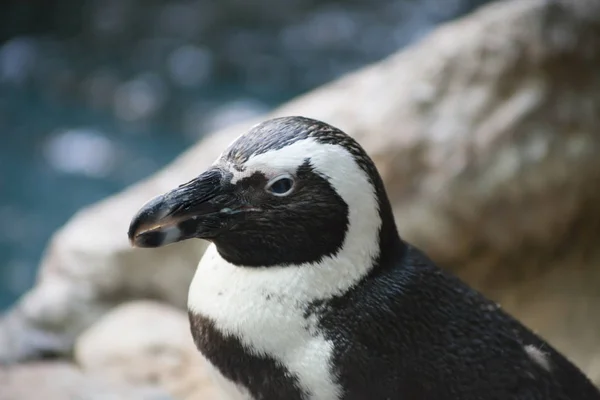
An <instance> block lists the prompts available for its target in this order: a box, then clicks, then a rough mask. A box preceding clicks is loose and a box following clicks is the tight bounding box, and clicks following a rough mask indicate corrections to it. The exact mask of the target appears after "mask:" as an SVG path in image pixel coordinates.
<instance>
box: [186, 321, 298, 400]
mask: <svg viewBox="0 0 600 400" xmlns="http://www.w3.org/2000/svg"><path fill="white" fill-rule="evenodd" d="M189 319H190V326H191V330H192V336H193V338H194V342H195V343H196V347H197V348H198V350H200V352H201V353H202V354H203V355H204V357H206V358H207V359H208V360H209V361H210V362H211V363H212V364H213V365H214V366H215V367H216V368H217V369H218V370H219V371H220V372H221V374H223V376H225V377H226V378H227V379H229V380H231V381H232V382H235V383H236V384H238V385H241V386H243V387H245V388H247V389H248V391H249V392H250V394H252V396H253V397H254V398H255V399H256V400H283V399H285V400H304V399H306V398H308V395H307V393H306V392H304V391H303V390H302V389H301V388H300V385H299V383H298V378H297V377H296V376H295V375H294V374H292V373H290V372H289V371H288V370H287V369H286V368H285V367H284V366H283V365H281V364H280V363H278V362H277V361H276V360H274V359H273V358H271V357H268V356H256V355H253V354H251V353H250V351H249V350H248V349H247V348H246V347H245V346H244V345H243V344H242V343H241V342H240V341H239V339H238V338H236V337H234V336H230V335H223V334H222V333H221V332H220V331H219V330H218V329H217V328H216V327H215V324H214V322H213V321H212V320H211V319H209V318H207V317H204V316H202V315H198V314H196V313H192V312H190V313H189ZM265 334H268V332H265Z"/></svg>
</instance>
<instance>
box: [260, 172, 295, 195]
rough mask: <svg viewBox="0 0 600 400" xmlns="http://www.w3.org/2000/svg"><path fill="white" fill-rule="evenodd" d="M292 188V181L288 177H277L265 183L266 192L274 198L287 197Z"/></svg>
mask: <svg viewBox="0 0 600 400" xmlns="http://www.w3.org/2000/svg"><path fill="white" fill-rule="evenodd" d="M293 188H294V180H293V179H292V177H291V176H289V175H283V176H278V177H277V178H275V179H272V180H271V181H270V182H269V183H267V186H266V188H265V189H266V190H267V191H269V192H270V193H271V194H274V195H275V196H287V195H288V194H290V193H291V192H292V189H293Z"/></svg>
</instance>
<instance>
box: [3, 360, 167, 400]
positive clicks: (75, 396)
mask: <svg viewBox="0 0 600 400" xmlns="http://www.w3.org/2000/svg"><path fill="white" fill-rule="evenodd" d="M42 399H43V400H67V399H68V400H173V398H172V397H171V396H169V395H168V394H167V393H166V392H164V391H162V390H160V389H157V388H153V387H141V386H131V385H126V384H112V383H109V382H107V381H105V380H102V379H98V378H96V377H89V376H87V375H85V374H83V373H82V372H81V371H79V370H78V369H77V368H76V367H75V366H73V365H71V364H68V363H66V362H36V363H33V364H21V365H14V366H10V367H0V400H42Z"/></svg>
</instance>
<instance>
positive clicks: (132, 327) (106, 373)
mask: <svg viewBox="0 0 600 400" xmlns="http://www.w3.org/2000/svg"><path fill="white" fill-rule="evenodd" d="M75 360H76V362H77V364H78V365H80V366H81V367H82V368H83V370H84V371H86V373H88V374H90V375H92V376H99V377H102V378H104V379H107V380H110V381H111V382H120V383H127V384H131V385H157V386H159V387H161V388H163V389H164V390H166V391H167V392H169V393H170V394H171V395H172V396H173V397H174V398H176V399H179V400H196V399H197V400H220V399H223V400H225V399H226V397H225V395H224V393H222V392H221V391H220V389H219V388H218V387H216V386H215V384H214V382H213V381H212V380H211V377H210V372H209V370H207V365H206V364H205V361H204V359H203V358H202V357H201V356H200V354H199V353H198V351H197V350H196V347H195V345H194V343H193V340H192V337H191V335H190V328H189V322H188V317H187V314H186V313H185V312H184V311H182V310H180V309H177V308H174V307H172V306H167V305H165V304H162V303H158V302H153V301H134V302H130V303H125V304H123V305H120V306H117V307H115V308H114V309H113V310H111V311H110V312H108V313H107V314H106V315H105V316H103V317H102V318H100V320H99V321H98V322H96V323H95V324H94V325H92V327H91V328H89V329H87V330H86V331H85V332H84V333H83V334H82V335H81V336H80V337H79V338H78V340H77V342H76V344H75Z"/></svg>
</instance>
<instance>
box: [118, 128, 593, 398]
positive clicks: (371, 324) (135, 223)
mask: <svg viewBox="0 0 600 400" xmlns="http://www.w3.org/2000/svg"><path fill="white" fill-rule="evenodd" d="M191 238H200V239H205V240H208V241H210V242H212V243H211V244H210V246H209V248H208V249H207V250H206V252H205V254H204V256H203V257H202V260H201V261H200V264H199V265H198V269H197V271H196V274H195V277H194V279H193V281H192V283H191V286H190V289H189V300H188V306H189V318H190V324H191V331H192V336H193V338H194V341H195V343H196V345H197V347H198V349H199V351H200V352H201V354H202V355H203V356H204V357H205V358H206V359H207V360H208V362H209V364H210V365H212V366H213V367H214V370H215V372H216V374H217V376H218V377H219V379H220V380H221V382H222V383H223V384H224V385H225V386H226V387H228V388H230V390H231V394H232V398H239V399H254V400H259V399H262V400H301V399H302V400H309V399H310V400H341V399H343V400H366V399H374V400H384V399H402V400H404V399H407V400H480V399H486V400H487V399H498V400H509V399H510V400H521V399H522V400H525V399H527V400H538V399H539V400H567V399H570V400H574V399H579V400H588V399H590V400H591V399H600V393H599V392H598V390H597V389H596V388H595V387H594V386H593V384H592V383H591V382H590V381H589V380H588V379H587V378H586V377H585V375H584V374H583V373H582V372H581V371H580V370H579V369H578V368H577V367H575V366H574V365H573V364H571V363H570V362H569V361H568V360H567V359H566V358H565V357H563V356H562V355H561V354H559V353H558V352H557V351H556V350H555V349H553V348H552V347H551V346H550V345H549V344H548V343H546V342H544V341H543V340H542V339H541V338H539V337H538V336H536V335H535V334H534V333H532V332H531V331H530V330H528V329H527V328H525V327H524V326H523V325H521V324H520V323H519V322H517V321H516V320H515V319H514V318H512V317H511V316H509V315H507V314H506V313H505V312H503V311H502V310H501V309H499V307H498V306H497V305H496V304H495V303H494V302H492V301H490V300H488V299H486V298H485V297H483V296H482V295H481V294H480V293H478V292H477V291H475V290H473V289H471V288H469V287H468V286H467V285H466V284H465V283H463V282H462V281H461V280H459V279H458V278H457V277H456V276H454V275H452V274H450V273H448V272H446V271H444V270H443V269H441V268H438V267H437V266H436V265H434V264H433V262H432V261H430V260H429V259H428V258H427V256H426V255H425V254H424V253H422V252H421V251H420V250H419V249H417V248H415V247H414V246H412V245H411V244H409V243H407V242H405V241H403V240H402V239H401V238H400V236H399V234H398V231H397V229H396V225H395V222H394V217H393V214H392V208H391V205H390V202H389V200H388V197H387V195H386V191H385V188H384V185H383V182H382V179H381V177H380V175H379V174H378V172H377V170H376V168H375V165H374V164H373V162H372V160H371V159H370V158H369V156H368V155H367V154H366V153H365V151H364V150H363V148H362V147H361V146H360V145H359V144H358V143H357V142H356V141H355V140H353V139H352V138H351V137H350V136H348V135H346V134H345V133H343V132H342V131H340V130H339V129H336V128H334V127H332V126H330V125H328V124H326V123H323V122H320V121H317V120H313V119H308V118H304V117H284V118H275V119H271V120H268V121H266V122H263V123H260V124H258V125H256V126H254V127H253V128H251V129H250V131H249V132H247V133H245V134H243V135H241V136H240V137H238V138H237V139H236V140H235V141H234V142H233V143H232V144H231V145H230V146H229V147H228V148H227V149H226V150H225V151H224V152H223V153H222V154H221V155H220V156H219V158H218V159H217V160H216V161H215V162H214V164H213V165H212V166H211V167H210V168H208V170H206V171H205V172H203V173H201V174H200V175H199V176H198V177H196V178H194V179H192V180H191V181H190V182H187V183H185V184H183V185H181V186H179V187H177V188H174V189H173V190H171V191H169V192H168V193H166V194H163V195H161V196H158V197H156V198H154V199H152V200H151V201H150V202H148V203H147V204H146V205H144V206H143V207H142V208H141V210H139V211H138V213H137V214H136V215H135V217H134V218H133V220H132V222H131V226H130V229H129V239H130V241H131V242H132V244H133V245H134V246H137V247H150V248H152V247H159V246H164V245H167V244H170V243H174V242H178V241H182V240H187V239H191ZM165 267H168V266H165Z"/></svg>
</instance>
